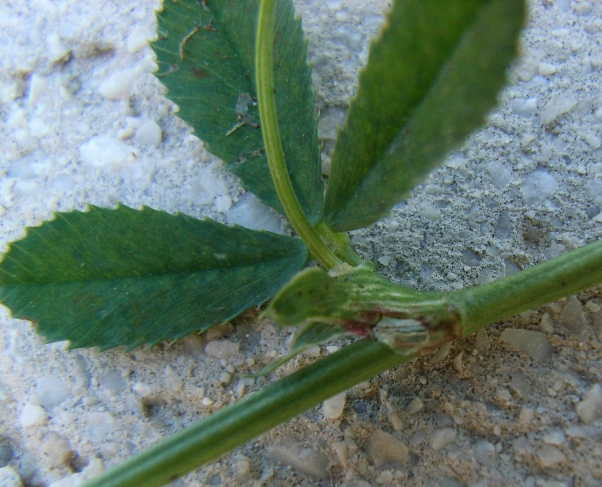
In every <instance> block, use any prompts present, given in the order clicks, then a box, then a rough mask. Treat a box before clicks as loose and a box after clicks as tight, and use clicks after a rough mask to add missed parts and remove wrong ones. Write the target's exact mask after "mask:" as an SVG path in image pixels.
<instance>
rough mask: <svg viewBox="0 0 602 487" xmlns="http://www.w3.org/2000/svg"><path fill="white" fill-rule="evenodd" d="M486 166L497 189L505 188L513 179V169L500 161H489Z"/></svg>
mask: <svg viewBox="0 0 602 487" xmlns="http://www.w3.org/2000/svg"><path fill="white" fill-rule="evenodd" d="M486 168H487V172H488V173H489V176H490V177H491V182H492V183H493V185H494V186H495V187H496V188H497V189H503V188H504V187H506V186H507V185H508V183H509V182H510V180H511V179H512V171H511V170H510V168H508V166H506V165H505V164H503V163H502V162H500V161H491V162H489V163H487V166H486Z"/></svg>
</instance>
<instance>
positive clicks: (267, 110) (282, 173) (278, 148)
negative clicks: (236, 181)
mask: <svg viewBox="0 0 602 487" xmlns="http://www.w3.org/2000/svg"><path fill="white" fill-rule="evenodd" d="M275 12H276V0H262V2H261V7H260V11H259V20H258V24H257V45H256V49H255V55H256V58H255V72H256V76H257V101H258V104H259V117H260V120H261V130H262V132H263V141H264V144H265V151H266V155H267V159H268V164H269V167H270V172H271V173H272V179H273V180H274V186H275V187H276V193H277V194H278V198H280V202H281V203H282V206H283V208H284V211H285V212H286V216H287V217H288V219H289V220H290V222H291V225H292V226H293V228H294V229H295V231H296V232H297V233H298V234H299V237H301V239H302V240H303V241H304V242H305V244H306V245H307V247H308V248H309V251H310V252H311V254H312V255H313V256H314V258H316V259H317V260H318V261H319V262H320V263H321V264H322V265H323V266H324V267H326V268H327V269H330V268H332V267H334V266H336V265H338V264H341V263H342V262H343V260H342V259H341V258H340V257H339V256H337V253H335V251H333V250H332V249H331V248H330V247H331V246H333V245H330V242H331V240H330V238H329V237H332V235H326V234H325V232H324V229H322V230H317V229H316V228H314V227H312V225H311V224H310V223H309V221H308V220H307V218H306V216H305V213H304V212H303V209H302V208H301V205H300V204H299V200H298V199H297V196H296V195H295V190H294V188H293V184H292V182H291V179H290V175H289V173H288V169H287V167H286V163H285V161H284V150H283V149H282V141H281V139H280V130H279V128H278V117H277V113H276V100H275V96H274V75H273V61H272V57H273V50H274V25H275ZM334 246H336V243H335V244H334ZM342 256H343V257H345V256H344V255H343V254H342ZM345 261H346V262H348V263H353V262H349V260H345Z"/></svg>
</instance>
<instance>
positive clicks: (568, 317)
mask: <svg viewBox="0 0 602 487" xmlns="http://www.w3.org/2000/svg"><path fill="white" fill-rule="evenodd" d="M558 321H560V324H561V325H562V326H563V327H564V328H566V329H567V330H568V331H570V332H571V333H573V334H574V335H577V336H582V335H584V334H585V333H586V332H587V330H588V325H589V323H588V320H587V317H586V316H585V313H584V312H583V306H582V305H581V301H579V300H578V299H577V298H576V297H575V296H570V297H569V298H567V300H566V302H565V303H564V306H563V308H562V313H560V318H559V319H558Z"/></svg>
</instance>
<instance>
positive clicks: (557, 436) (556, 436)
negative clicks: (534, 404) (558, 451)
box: [542, 430, 565, 445]
mask: <svg viewBox="0 0 602 487" xmlns="http://www.w3.org/2000/svg"><path fill="white" fill-rule="evenodd" d="M542 440H543V442H544V443H545V444H546V445H562V444H563V443H564V441H565V438H564V433H563V432H562V431H559V430H554V431H550V432H549V433H546V434H545V435H543V438H542Z"/></svg>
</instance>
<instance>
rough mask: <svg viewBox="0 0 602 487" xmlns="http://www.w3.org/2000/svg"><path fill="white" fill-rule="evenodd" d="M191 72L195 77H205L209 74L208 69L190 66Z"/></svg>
mask: <svg viewBox="0 0 602 487" xmlns="http://www.w3.org/2000/svg"><path fill="white" fill-rule="evenodd" d="M192 74H194V77H195V78H205V77H207V76H209V71H206V70H204V69H199V68H192Z"/></svg>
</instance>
